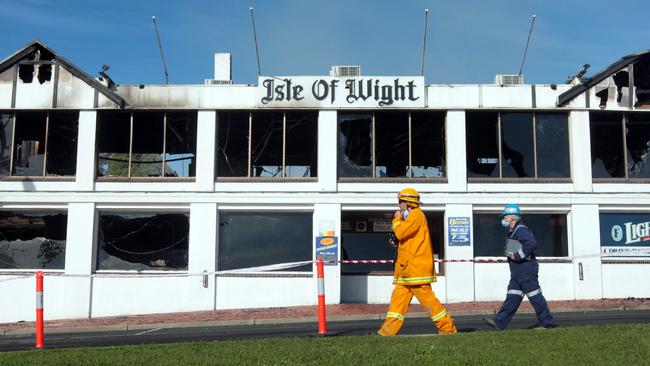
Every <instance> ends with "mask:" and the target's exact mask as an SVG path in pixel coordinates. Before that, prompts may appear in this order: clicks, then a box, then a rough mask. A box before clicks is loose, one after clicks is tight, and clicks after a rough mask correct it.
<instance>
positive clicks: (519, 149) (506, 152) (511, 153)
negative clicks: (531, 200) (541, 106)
mask: <svg viewBox="0 0 650 366" xmlns="http://www.w3.org/2000/svg"><path fill="white" fill-rule="evenodd" d="M533 148H534V145H533V115H532V113H501V155H502V161H503V173H502V174H503V178H513V177H518V178H523V177H535V155H534V153H533V151H534V150H533Z"/></svg>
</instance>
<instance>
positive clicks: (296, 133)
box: [216, 111, 318, 178]
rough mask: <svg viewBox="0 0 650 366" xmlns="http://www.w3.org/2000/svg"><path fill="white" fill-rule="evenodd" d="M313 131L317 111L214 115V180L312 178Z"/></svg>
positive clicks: (314, 157)
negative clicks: (215, 172)
mask: <svg viewBox="0 0 650 366" xmlns="http://www.w3.org/2000/svg"><path fill="white" fill-rule="evenodd" d="M317 131H318V113H317V112H277V111H275V112H273V111H258V112H244V111H234V112H218V113H217V146H216V149H217V153H216V154H217V159H216V162H217V169H216V170H217V177H263V178H287V177H297V178H310V177H316V175H317V158H318V139H317ZM249 162H250V163H249Z"/></svg>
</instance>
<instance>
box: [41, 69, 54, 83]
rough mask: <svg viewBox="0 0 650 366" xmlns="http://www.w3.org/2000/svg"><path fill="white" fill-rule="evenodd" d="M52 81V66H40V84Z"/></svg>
mask: <svg viewBox="0 0 650 366" xmlns="http://www.w3.org/2000/svg"><path fill="white" fill-rule="evenodd" d="M51 79H52V65H51V64H43V65H39V66H38V82H39V83H41V84H43V83H45V82H46V81H50V80H51Z"/></svg>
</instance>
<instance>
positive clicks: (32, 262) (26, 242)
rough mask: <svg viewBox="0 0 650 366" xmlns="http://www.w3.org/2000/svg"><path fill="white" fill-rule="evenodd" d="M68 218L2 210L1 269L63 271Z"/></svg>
mask: <svg viewBox="0 0 650 366" xmlns="http://www.w3.org/2000/svg"><path fill="white" fill-rule="evenodd" d="M67 222H68V215H67V214H66V213H63V212H31V211H0V269H64V268H65V247H66V230H67Z"/></svg>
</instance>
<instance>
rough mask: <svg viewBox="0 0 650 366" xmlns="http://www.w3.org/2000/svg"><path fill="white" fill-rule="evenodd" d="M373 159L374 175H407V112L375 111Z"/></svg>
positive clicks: (398, 176) (395, 176) (402, 176)
mask: <svg viewBox="0 0 650 366" xmlns="http://www.w3.org/2000/svg"><path fill="white" fill-rule="evenodd" d="M375 159H376V160H375V161H376V162H375V177H391V178H405V177H407V176H408V175H407V174H408V173H409V172H408V168H409V114H408V112H381V113H375Z"/></svg>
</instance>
